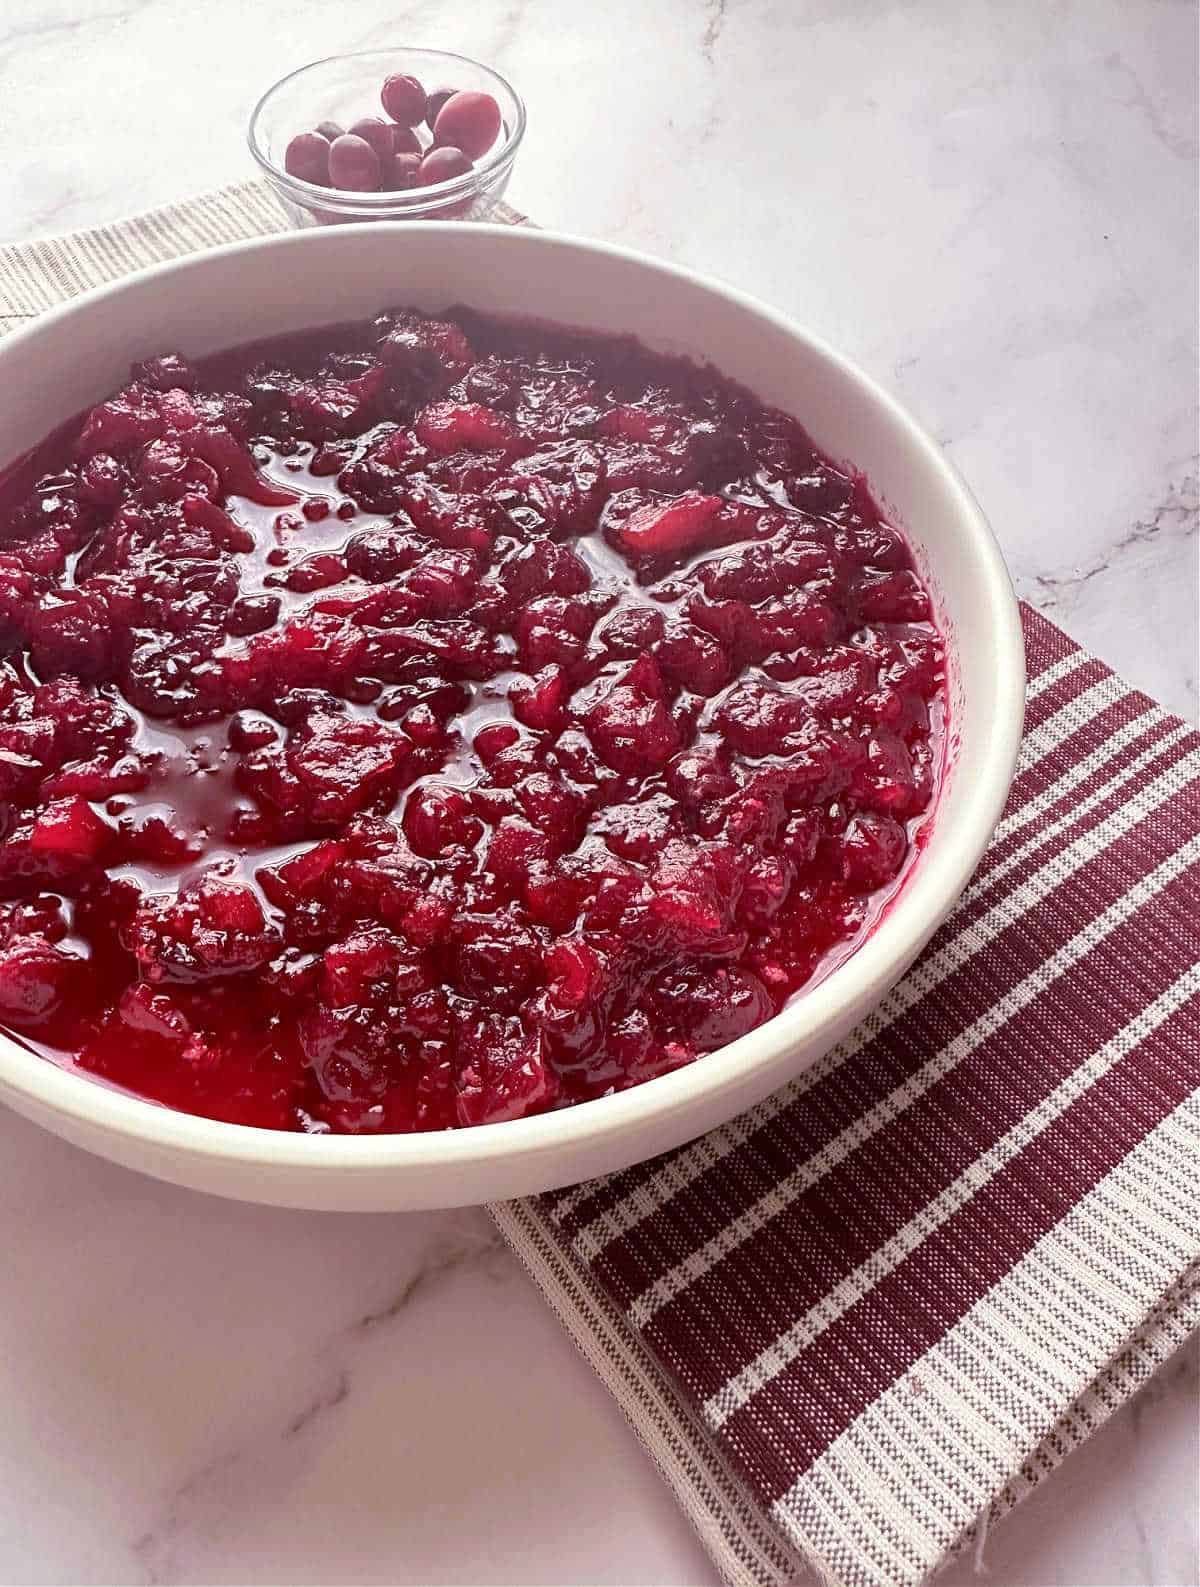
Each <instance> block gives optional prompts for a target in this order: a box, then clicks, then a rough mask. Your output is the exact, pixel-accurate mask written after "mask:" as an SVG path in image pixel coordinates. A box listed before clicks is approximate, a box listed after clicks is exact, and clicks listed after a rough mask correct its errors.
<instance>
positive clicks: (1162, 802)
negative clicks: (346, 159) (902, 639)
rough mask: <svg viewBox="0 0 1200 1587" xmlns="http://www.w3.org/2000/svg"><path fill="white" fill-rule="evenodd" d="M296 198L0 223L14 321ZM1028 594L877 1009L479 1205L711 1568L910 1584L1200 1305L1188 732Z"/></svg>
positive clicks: (1199, 765) (244, 190)
mask: <svg viewBox="0 0 1200 1587" xmlns="http://www.w3.org/2000/svg"><path fill="white" fill-rule="evenodd" d="M498 218H500V219H503V220H508V221H519V220H520V219H521V217H519V216H517V215H516V214H515V213H514V212H512V211H509V210H505V211H503V212H502V213H501V214H500V216H499V217H498ZM284 227H285V222H284V219H283V217H282V215H281V214H280V212H279V211H278V209H277V208H276V206H275V203H274V201H273V199H272V198H271V197H270V195H269V193H267V191H266V190H265V189H264V188H262V187H260V186H258V185H257V184H252V183H247V184H244V185H242V186H240V187H236V188H226V189H223V190H221V191H220V192H218V193H213V194H209V195H206V196H205V197H203V198H200V199H196V200H193V201H190V202H187V203H182V204H178V205H174V206H172V207H171V208H169V209H164V210H159V211H157V212H154V213H151V214H147V215H142V216H139V217H137V218H136V219H133V220H130V221H126V222H122V223H119V224H117V225H112V226H106V227H102V228H98V229H97V230H95V231H91V232H83V233H76V234H74V235H71V236H65V237H59V238H54V239H50V240H48V241H44V242H39V243H32V244H29V245H25V246H19V247H10V248H5V249H0V331H2V330H3V329H12V328H13V327H14V326H15V325H16V324H19V323H20V322H21V321H22V320H24V319H26V318H28V317H29V316H31V315H34V314H37V313H39V312H41V311H42V310H44V309H46V308H48V307H50V306H51V305H52V304H53V303H55V302H59V301H61V300H62V299H63V298H66V297H69V296H71V295H73V294H74V293H76V292H79V291H82V290H83V289H84V288H86V287H88V286H91V285H94V284H96V283H98V282H100V281H105V280H110V279H112V278H113V277H115V276H119V275H122V274H124V273H125V272H127V271H129V270H132V269H136V268H137V267H139V266H141V265H144V264H149V263H152V262H154V261H156V260H158V259H164V258H169V257H172V256H173V255H176V254H180V253H185V252H188V251H190V250H192V249H196V248H201V247H205V246H208V245H211V244H214V243H218V242H225V241H230V240H233V239H235V238H238V237H246V236H252V235H255V234H256V233H260V232H266V231H276V230H282V229H284ZM1023 616H1024V623H1025V639H1026V646H1027V651H1028V661H1029V676H1030V684H1029V703H1028V714H1027V722H1026V733H1025V742H1024V747H1023V751H1022V756H1021V762H1020V766H1019V769H1018V773H1017V778H1016V782H1015V784H1014V787H1013V792H1012V796H1011V798H1010V800H1009V804H1008V807H1007V809H1006V811H1005V814H1004V817H1003V819H1002V821H1001V824H1000V826H999V828H998V830H997V832H996V835H995V838H994V839H993V842H992V845H991V847H990V848H989V850H988V852H987V854H986V856H985V858H984V860H983V863H982V865H981V866H980V868H979V871H978V873H977V874H976V876H975V878H974V880H973V881H972V883H971V884H970V886H969V888H968V890H967V892H966V894H965V895H964V897H963V899H962V901H961V903H960V905H959V907H958V909H957V911H956V912H955V914H954V915H953V917H952V918H951V919H950V921H949V922H948V923H947V924H946V926H944V927H943V929H942V930H941V931H940V932H939V933H938V935H937V936H936V937H935V938H934V940H933V941H932V943H931V944H930V946H929V948H928V949H927V950H926V952H925V954H924V955H923V956H922V958H921V959H920V960H919V961H918V963H917V965H916V966H915V968H914V969H913V970H912V971H911V972H910V973H909V975H908V976H907V977H906V979H905V980H904V981H903V982H901V983H900V985H899V986H897V987H896V988H895V989H894V990H893V991H892V993H891V994H890V995H889V997H888V998H887V999H886V1000H885V1002H884V1003H883V1004H882V1005H881V1007H880V1008H879V1010H878V1011H877V1012H876V1013H875V1014H874V1015H872V1016H871V1017H870V1019H868V1020H867V1022H866V1023H865V1024H864V1026H863V1027H862V1028H861V1030H860V1031H859V1032H858V1033H857V1034H856V1035H855V1036H853V1037H851V1038H850V1039H849V1040H848V1041H846V1042H845V1043H843V1045H842V1046H841V1047H839V1048H838V1049H837V1050H836V1051H834V1052H833V1053H831V1054H830V1055H828V1056H827V1057H826V1058H824V1059H823V1060H822V1061H821V1062H819V1063H818V1064H816V1065H815V1066H814V1067H813V1068H811V1069H809V1070H808V1071H806V1072H805V1073H804V1074H803V1075H802V1076H801V1077H800V1078H799V1079H798V1080H796V1081H794V1082H793V1083H792V1084H791V1085H790V1086H788V1087H786V1088H785V1089H784V1090H783V1091H781V1092H780V1093H779V1094H778V1095H776V1096H774V1097H772V1098H771V1099H769V1100H768V1101H767V1102H765V1103H763V1104H762V1105H760V1106H759V1107H758V1108H756V1109H754V1110H753V1111H752V1112H751V1113H749V1114H746V1115H745V1116H744V1117H742V1118H739V1119H737V1120H735V1121H734V1122H733V1123H732V1124H729V1125H726V1126H725V1127H724V1128H723V1129H720V1130H718V1131H716V1132H715V1133H714V1134H712V1135H709V1136H707V1137H705V1138H704V1139H703V1140H700V1141H697V1142H695V1143H693V1144H692V1145H690V1146H686V1147H683V1148H681V1149H680V1150H679V1151H676V1152H673V1153H671V1154H669V1155H668V1156H666V1157H662V1158H659V1159H657V1160H655V1161H653V1162H650V1163H647V1164H644V1165H642V1166H641V1167H638V1168H634V1169H630V1170H629V1171H627V1172H625V1173H622V1174H617V1175H614V1176H611V1177H609V1178H607V1179H604V1180H600V1181H596V1182H594V1183H591V1184H587V1185H582V1186H579V1187H576V1188H575V1189H572V1190H569V1191H565V1192H558V1193H556V1194H553V1195H547V1196H542V1197H538V1198H534V1199H531V1200H529V1201H525V1202H521V1203H512V1204H508V1205H504V1206H496V1207H493V1208H492V1209H491V1210H492V1213H493V1216H494V1217H495V1219H496V1221H497V1223H498V1224H499V1225H500V1227H501V1229H502V1230H503V1231H504V1233H505V1234H506V1236H507V1237H508V1239H509V1240H510V1242H511V1243H512V1245H513V1247H514V1248H515V1249H516V1251H517V1252H518V1254H519V1255H520V1256H521V1257H522V1259H523V1260H524V1261H525V1263H526V1264H527V1266H528V1267H529V1270H530V1272H531V1273H532V1274H533V1276H534V1278H535V1279H536V1280H537V1282H538V1283H539V1285H540V1286H541V1287H542V1289H543V1291H544V1292H545V1294H546V1296H547V1298H548V1299H549V1301H550V1303H551V1305H552V1306H553V1307H554V1309H555V1310H556V1312H557V1313H558V1315H559V1317H560V1318H561V1319H562V1321H563V1323H564V1324H565V1326H566V1327H567V1329H568V1330H569V1332H570V1333H571V1335H572V1336H573V1338H574V1339H575V1341H576V1343H577V1344H578V1345H579V1347H580V1348H581V1350H582V1351H583V1352H584V1354H585V1355H586V1356H587V1357H588V1359H589V1360H590V1361H591V1362H592V1364H593V1365H594V1366H595V1368H596V1370H597V1371H598V1372H599V1373H600V1375H601V1376H602V1377H603V1379H604V1380H605V1382H606V1383H607V1384H608V1386H609V1388H610V1389H611V1390H612V1392H613V1394H614V1395H615V1396H616V1398H617V1399H618V1401H619V1402H620V1404H621V1405H622V1407H623V1408H624V1410H625V1412H626V1414H627V1415H628V1416H629V1418H630V1420H631V1422H632V1423H633V1425H634V1427H635V1428H636V1430H637V1432H638V1433H639V1435H640V1437H641V1438H642V1439H643V1441H644V1443H645V1445H646V1447H647V1449H648V1450H649V1452H650V1453H651V1455H652V1456H653V1458H654V1459H655V1461H656V1462H657V1464H658V1466H659V1468H660V1469H661V1471H662V1472H663V1475H664V1476H665V1477H666V1479H667V1481H668V1482H669V1483H670V1484H671V1486H672V1488H673V1489H674V1491H675V1493H676V1495H677V1497H678V1499H679V1502H680V1504H681V1505H682V1506H683V1508H684V1509H685V1511H686V1512H687V1514H688V1515H689V1517H690V1518H691V1519H692V1521H693V1523H694V1524H695V1526H696V1527H697V1529H698V1530H699V1532H700V1534H701V1536H702V1537H703V1539H704V1541H705V1543H706V1544H707V1546H708V1548H709V1550H710V1552H711V1553H712V1555H713V1557H714V1559H715V1560H716V1561H717V1564H718V1565H719V1567H720V1569H721V1570H722V1572H723V1573H724V1575H725V1576H726V1578H727V1579H728V1580H729V1581H730V1582H732V1583H755V1584H763V1587H775V1584H781V1583H784V1582H788V1581H792V1580H795V1579H796V1578H798V1577H799V1578H803V1577H804V1576H805V1567H808V1566H811V1567H813V1568H814V1569H815V1570H816V1571H817V1572H818V1573H819V1574H820V1575H822V1576H823V1577H824V1578H825V1579H826V1580H827V1581H830V1582H837V1583H842V1584H845V1587H912V1584H915V1583H917V1582H919V1581H920V1580H922V1579H923V1578H924V1577H925V1576H926V1575H927V1574H929V1572H931V1571H932V1570H934V1569H935V1568H936V1567H937V1566H938V1565H939V1564H940V1563H941V1562H942V1561H944V1560H945V1559H946V1558H947V1557H948V1556H949V1555H950V1554H952V1553H953V1552H954V1551H955V1550H956V1549H957V1548H959V1547H960V1546H961V1545H962V1544H963V1543H964V1542H965V1541H968V1540H970V1539H971V1538H972V1537H973V1536H975V1535H976V1533H977V1531H978V1530H979V1529H981V1528H983V1527H986V1525H987V1524H988V1523H989V1522H990V1521H991V1520H994V1519H996V1518H997V1517H998V1516H1000V1515H1002V1514H1003V1513H1004V1512H1005V1511H1006V1510H1008V1509H1009V1508H1010V1507H1011V1506H1012V1505H1014V1504H1015V1503H1017V1502H1018V1500H1019V1499H1021V1498H1022V1497H1023V1496H1024V1495H1025V1494H1026V1493H1028V1492H1029V1491H1030V1489H1031V1488H1032V1487H1033V1486H1034V1485H1035V1484H1036V1483H1037V1482H1038V1481H1039V1480H1040V1479H1041V1478H1042V1477H1043V1476H1044V1475H1045V1474H1046V1473H1047V1472H1048V1471H1050V1470H1052V1469H1053V1467H1054V1466H1055V1465H1056V1464H1057V1463H1058V1461H1059V1460H1061V1458H1062V1457H1063V1455H1065V1454H1066V1453H1067V1452H1068V1451H1069V1450H1070V1449H1071V1448H1072V1447H1073V1446H1074V1445H1076V1444H1078V1443H1079V1442H1080V1441H1081V1440H1082V1439H1084V1438H1086V1437H1087V1435H1088V1434H1089V1433H1090V1432H1091V1431H1093V1430H1094V1428H1095V1427H1096V1426H1097V1425H1098V1424H1099V1423H1100V1422H1102V1421H1103V1420H1104V1418H1105V1417H1106V1416H1108V1415H1109V1414H1110V1413H1111V1412H1112V1410H1113V1409H1114V1408H1115V1407H1116V1406H1117V1405H1118V1404H1119V1403H1120V1402H1121V1401H1122V1400H1123V1399H1124V1398H1125V1397H1126V1396H1127V1395H1129V1394H1130V1393H1132V1392H1133V1390H1134V1389H1135V1388H1137V1387H1138V1385H1139V1384H1140V1383H1142V1382H1143V1381H1144V1380H1145V1378H1146V1377H1147V1376H1148V1375H1149V1373H1150V1372H1151V1371H1152V1370H1153V1368H1154V1367H1155V1366H1156V1365H1157V1364H1158V1363H1159V1362H1160V1361H1162V1360H1163V1359H1164V1358H1165V1357H1166V1356H1167V1355H1169V1354H1170V1352H1171V1351H1172V1350H1174V1349H1175V1348H1176V1346H1178V1345H1179V1344H1180V1343H1181V1342H1182V1340H1183V1339H1184V1338H1185V1337H1186V1336H1187V1334H1188V1333H1189V1332H1190V1331H1191V1329H1192V1328H1193V1327H1194V1326H1195V1325H1196V1324H1197V1322H1200V1021H1198V1015H1200V965H1198V962H1197V961H1198V959H1200V942H1198V922H1200V738H1198V736H1197V735H1196V734H1195V733H1193V732H1192V731H1191V730H1189V729H1188V728H1187V727H1186V726H1185V724H1183V723H1182V722H1180V721H1178V720H1177V719H1175V718H1173V717H1171V716H1169V715H1167V714H1166V713H1165V712H1163V711H1162V710H1160V709H1159V708H1158V707H1156V706H1155V705H1154V704H1153V703H1152V702H1151V701H1150V700H1148V699H1147V698H1146V697H1145V696H1144V695H1141V694H1138V693H1136V692H1135V691H1134V690H1131V689H1129V688H1128V687H1127V686H1125V685H1124V684H1123V683H1121V682H1120V681H1119V680H1118V679H1117V678H1115V677H1114V676H1113V675H1112V673H1110V672H1109V671H1108V670H1107V669H1106V668H1105V667H1104V666H1102V665H1101V663H1100V662H1098V661H1096V660H1095V659H1094V658H1093V657H1091V656H1089V655H1088V654H1087V653H1086V652H1084V651H1082V650H1080V649H1079V648H1078V647H1077V646H1075V645H1073V644H1072V643H1071V642H1070V641H1069V640H1068V639H1066V638H1065V636H1064V635H1063V634H1061V633H1060V632H1059V631H1058V630H1057V629H1056V628H1054V627H1053V626H1052V625H1051V624H1050V623H1047V622H1046V621H1045V620H1044V619H1042V618H1040V617H1039V616H1037V615H1036V614H1035V613H1034V612H1032V611H1029V610H1026V611H1025V612H1024V614H1023Z"/></svg>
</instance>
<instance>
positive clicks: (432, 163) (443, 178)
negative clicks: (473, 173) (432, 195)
mask: <svg viewBox="0 0 1200 1587" xmlns="http://www.w3.org/2000/svg"><path fill="white" fill-rule="evenodd" d="M471 168H472V161H471V159H470V157H469V156H468V155H466V154H464V153H463V151H462V150H461V149H456V148H451V147H449V146H445V145H443V146H439V147H438V148H436V149H430V151H429V153H428V154H427V155H426V156H425V157H424V159H423V160H422V161H421V180H420V183H419V186H421V187H433V186H434V185H435V183H437V182H449V181H450V180H451V179H452V178H453V177H456V176H464V175H465V174H466V173H467V172H468V171H469V170H471Z"/></svg>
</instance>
